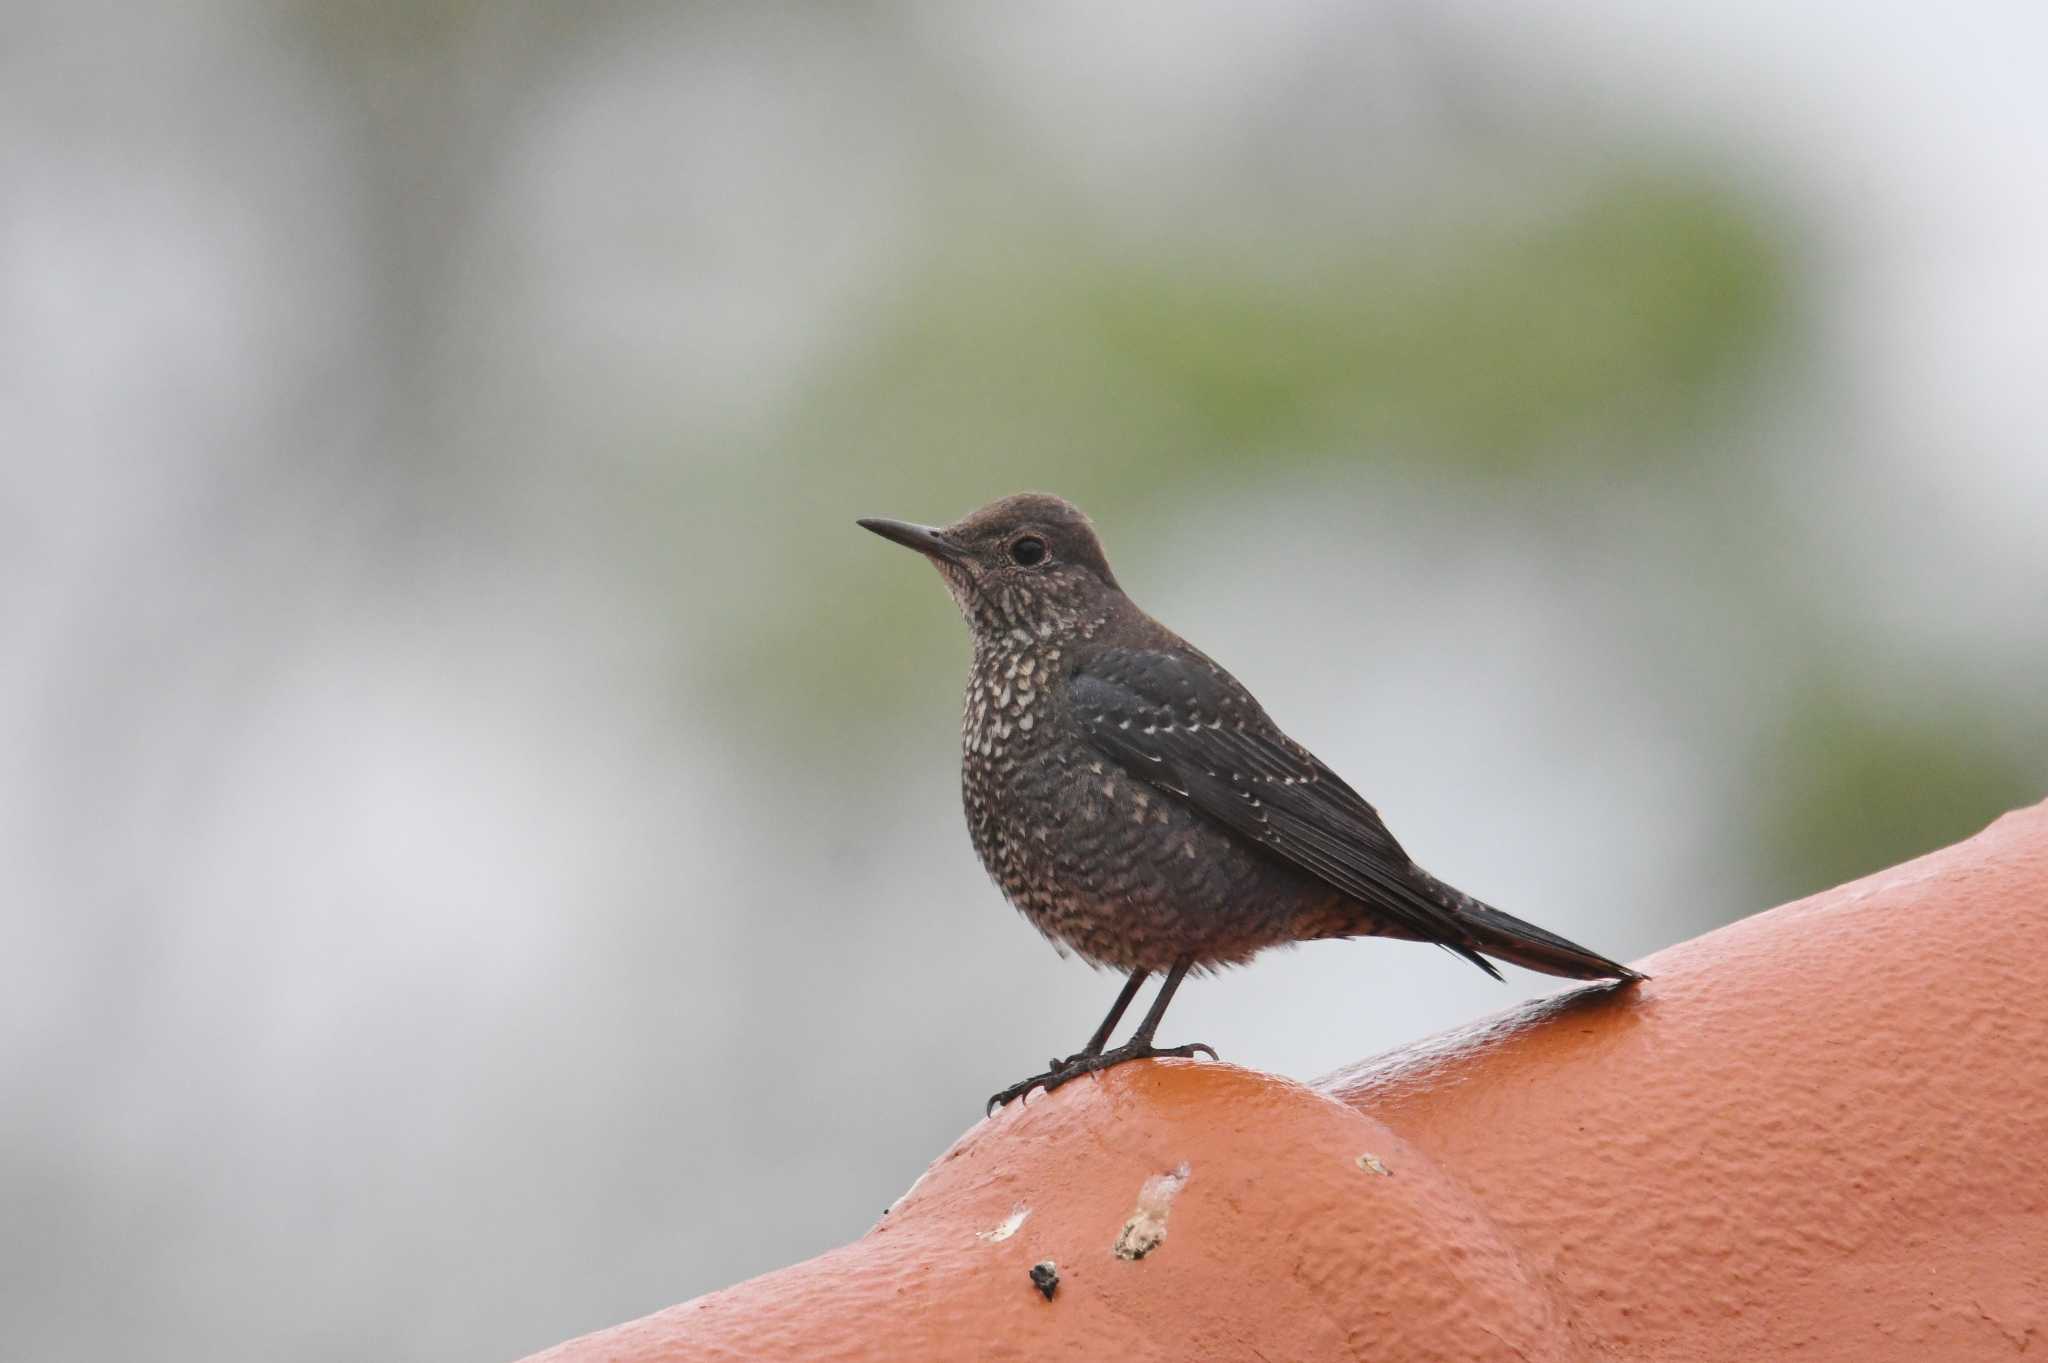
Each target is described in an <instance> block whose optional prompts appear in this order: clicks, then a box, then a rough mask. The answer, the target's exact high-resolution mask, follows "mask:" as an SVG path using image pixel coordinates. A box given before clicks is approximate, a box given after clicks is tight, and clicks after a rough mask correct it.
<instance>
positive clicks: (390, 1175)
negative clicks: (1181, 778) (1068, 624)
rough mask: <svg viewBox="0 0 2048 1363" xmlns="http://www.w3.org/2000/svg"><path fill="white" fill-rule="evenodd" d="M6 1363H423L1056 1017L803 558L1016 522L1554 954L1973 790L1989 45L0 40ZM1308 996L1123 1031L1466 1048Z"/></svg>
mask: <svg viewBox="0 0 2048 1363" xmlns="http://www.w3.org/2000/svg"><path fill="white" fill-rule="evenodd" d="M4 28H5V32H6V39H5V42H4V43H0V450H4V462H0V479H4V482H0V489H4V501H0V1207H4V1222H5V1225H6V1227H7V1233H6V1235H5V1236H4V1237H0V1318H4V1320H5V1321H6V1327H5V1329H6V1334H7V1347H6V1352H7V1353H8V1354H9V1355H10V1356H17V1357H21V1358H35V1359H88V1358H109V1357H137V1356H147V1357H152V1358H181V1359H182V1358H192V1359H200V1358H219V1357H228V1356H240V1357H254V1358H265V1359H271V1360H315V1359H337V1360H341V1359H348V1360H353V1359H358V1358H362V1357H367V1356H377V1357H381V1358H392V1359H423V1360H424V1359H436V1360H441V1359H475V1360H492V1359H504V1358H509V1357H511V1356H514V1355H517V1354H520V1353H523V1352H525V1351H527V1350H530V1349H534V1348H538V1347H540V1346H543V1345H546V1344H549V1343H551V1342H553V1341H555V1340H557V1339H559V1338H562V1337H565V1336H568V1335H571V1334H575V1333H579V1332H581V1331H584V1330H586V1329H591V1328H594V1327H597V1326H601V1325H605V1324H608V1323H611V1322H613V1321H616V1320H619V1319H623V1318H625V1317H629V1316H632V1315H636V1314H639V1313H642V1312H645V1311H648V1310H651V1309H654V1308H656V1307H659V1306H662V1305H664V1304H667V1303H669V1302H672V1301H677V1300H680V1299H682V1298H685V1297H688V1296H691V1295H693V1294H695V1293H699V1292H702V1291H705V1290H707V1289H710V1288H713V1287H716V1286H719V1285H722V1284H724V1283H726V1282H729V1281H733V1280H736V1279H738V1278H740V1277H743V1276H746V1275H750V1274H753V1273H755V1272H759V1271H762V1270H765V1269H768V1268H771V1267H775V1266H777V1265H780V1264H782V1263H785V1262H788V1261H791V1260H794V1259H797V1258H800V1257H803V1256H806V1255H809V1254H812V1253H815V1252H817V1251H819V1250H821V1249H823V1248H825V1247H827V1246H830V1245H832V1244H835V1243H838V1242H840V1241H842V1240H844V1239H846V1238H848V1237H850V1236H852V1235H854V1234H856V1233H858V1232H859V1231H860V1230H861V1229H863V1228H864V1227H865V1226H866V1225H868V1224H869V1223H871V1222H872V1221H873V1220H874V1219H875V1218H876V1216H877V1215H878V1214H879V1213H880V1212H881V1210H882V1208H883V1207H884V1206H885V1205H887V1204H888V1203H889V1202H890V1201H891V1200H892V1199H893V1198H895V1197H896V1196H897V1195H898V1194H899V1193H900V1192H901V1191H902V1190H903V1189H904V1187H905V1186H906V1185H907V1184H908V1183H909V1182H910V1181H911V1180H912V1179H913V1178H914V1177H915V1176H916V1174H917V1173H918V1171H919V1170H920V1169H921V1168H922V1167H923V1166H924V1164H925V1163H926V1161H927V1160H929V1159H930V1158H931V1157H932V1156H933V1155H934V1154H936V1153H937V1152H938V1151H939V1150H941V1149H942V1148H943V1147H944V1146H945V1144H946V1143H947V1142H948V1141H950V1140H951V1139H952V1138H953V1137H954V1136H955V1135H956V1134H957V1133H958V1132H959V1131H960V1130H961V1129H962V1128H963V1127H964V1126H965V1125H967V1124H968V1123H970V1122H972V1121H973V1120H975V1119H976V1117H977V1116H978V1114H979V1112H980V1104H981V1101H982V1098H983V1096H984V1095H986V1094H987V1093H988V1092H990V1091H991V1090H992V1089H994V1088H996V1087H998V1086H999V1085H1001V1084H1003V1083H1006V1082H1008V1081H1009V1080H1011V1079H1014V1078H1016V1077H1017V1076H1019V1075H1020V1074H1022V1073H1025V1072H1028V1071H1029V1070H1030V1069H1033V1068H1036V1067H1038V1065H1039V1064H1040V1062H1042V1061H1043V1060H1044V1058H1045V1057H1046V1056H1047V1055H1048V1054H1051V1053H1053V1052H1055V1051H1060V1052H1064V1051H1066V1050H1069V1049H1071V1048H1072V1047H1073V1046H1074V1045H1076V1044H1078V1043H1079V1042H1080V1041H1081V1040H1082V1039H1083V1038H1084V1037H1085V1036H1086V1034H1087V1032H1088V1031H1089V1030H1090V1029H1091V1028H1092V1027H1093V1025H1094V1023H1095V1022H1096V1020H1097V1019H1098V1017H1099V1016H1100V1013H1101V1011H1102V1009H1103V1008H1104V1007H1105V1006H1106V1005H1107V1003H1108V1001H1109V998H1110V996H1111V995H1112V994H1113V993H1114V992H1115V988H1116V981H1115V980H1114V979H1113V978H1111V977H1109V976H1106V975H1098V974H1094V973H1092V972H1090V971H1088V970H1086V969H1084V968H1082V967H1081V966H1080V965H1078V964H1075V963H1073V962H1062V961H1060V960H1059V959H1057V958H1056V957H1055V956H1054V955H1053V953H1052V952H1051V951H1050V950H1049V949H1048V948H1047V947H1046V946H1045V945H1044V944H1043V943H1042V942H1041V941H1040V940H1039V939H1038V938H1037V937H1036V936H1035V935H1034V934H1033V933H1032V932H1031V931H1030V929H1029V928H1028V927H1026V926H1025V925H1024V923H1023V922H1022V921H1021V920H1019V919H1018V918H1017V917H1016V916H1015V915H1014V914H1013V913H1012V912H1011V911H1010V910H1009V909H1008V908H1007V907H1005V906H1004V905H1003V903H1002V902H1001V900H1000V899H999V898H998V896H997V895H996V893H995V891H994V890H993V889H992V888H991V887H990V886H989V885H988V884H987V883H986V881H985V880H984V878H983V876H982V873H981V871H980V869H979V868H978V866H977V865H976V864H975V862H974V860H973V855H972V853H971V851H970V850H969V848H968V845H967V841H966V837H965V835H964V831H963V828H962V823H961V818H960V815H959V812H958V807H957V787H956V779H957V778H956V761H957V758H956V752H955V744H956V733H957V729H956V726H957V717H958V704H959V698H958V692H959V686H960V683H961V679H962V675H963V672H964V668H965V663H966V656H967V646H966V636H965V633H964V631H963V630H962V628H961V626H960V624H959V621H958V620H957V618H956V617H955V615H954V613H953V608H952V606H951V605H950V603H949V602H948V601H947V600H946V599H945V597H944V595H943V593H942V591H941V589H940V586H939V583H938V582H937V580H936V578H935V576H934V575H933V574H932V573H931V572H930V571H929V569H927V568H926V567H924V566H923V565H922V564H920V563H918V562H916V561H915V560H914V559H912V558H911V557H910V556H909V555H907V554H904V553H902V552H900V551H898V550H895V549H893V548H891V547H889V546H887V545H885V544H883V543H881V542H879V541H877V540H875V539H873V538H872V537H869V536H867V535H864V534H862V533H861V532H860V531H858V530H857V529H855V528H854V526H853V524H852V522H853V518H854V517H855V516H856V515H878V514H879V515H894V516H904V517H911V518H916V519H926V520H945V519H950V518H951V517H953V516H955V515H958V514H959V513H961V512H963V511H966V510H968V509H969V508H971V507H972V506H974V505H976V504H978V503H979V502H981V501H983V500H985V499H987V498H990V497H993V496H995V495H998V494H1001V493H1005V492H1010V491H1014V490H1018V489H1020V488H1042V489H1050V490H1054V491H1058V492H1061V493H1064V494H1065V495H1067V496H1069V497H1072V498H1074V499H1076V500H1078V501H1080V502H1081V503H1082V504H1083V505H1085V506H1086V507H1088V508H1089V509H1090V511H1091V512H1092V513H1093V514H1094V516H1095V517H1096V520H1097V522H1098V524H1099V525H1100V526H1101V527H1102V529H1103V530H1104V532H1105V534H1106V536H1107V538H1108V542H1109V545H1110V548H1111V552H1112V557H1113V560H1114V562H1115V563H1116V565H1117V568H1118V571H1119V574H1120V575H1121V577H1122V578H1123V580H1124V582H1125V583H1126V584H1127V585H1128V586H1129V588H1130V589H1131V590H1132V592H1133V594H1134V595H1135V596H1136V597H1137V598H1138V599H1139V600H1140V602H1142V603H1143V604H1145V605H1146V606H1148V607H1149V608H1150V609H1152V610H1153V611H1154V612H1155V613H1157V614H1159V615H1161V616H1162V617H1163V618H1165V619H1166V620H1168V621H1169V622H1171V623H1173V624H1174V625H1176V626H1177V627H1178V628H1180V629H1182V630H1183V631H1184V632H1186V633H1188V634H1190V635H1191V636H1192V637H1194V638H1195V639H1196V640H1197V641H1198V642H1200V643H1201V644H1202V645H1203V646H1204V647H1205V648H1207V649H1208V650H1209V651H1210V652H1212V653H1214V654H1215V655H1216V656H1218V657H1219V658H1221V659H1222V660H1224V661H1225V662H1226V663H1227V664H1229V665H1230V666H1232V667H1233V668H1234V669H1235V670H1236V671H1237V672H1238V673H1239V674H1240V675H1241V676H1242V677H1243V678H1244V679H1245V680H1246V681H1247V682H1248V683H1249V684H1250V685H1251V686H1252V687H1253V688H1254V689H1255V690H1256V691H1257V692H1258V694H1259V695H1260V696H1261V697H1262V698H1263V699H1264V700H1265V702H1266V703H1267V706H1268V708H1269V709H1270V710H1272V711H1273V713H1274V714H1275V715H1276V716H1277V717H1278V718H1279V719H1280V720H1281V721H1282V722H1283V723H1284V724H1286V725H1287V726H1288V727H1289V728H1290V729H1292V730H1293V731H1294V732H1295V733H1296V734H1297V735H1298V736H1300V737H1301V738H1302V739H1304V740H1305V741H1307V742H1309V743H1310V744H1312V745H1313V746H1314V747H1315V748H1316V749H1317V750H1318V751H1319V752H1320V753H1321V754H1322V755H1323V756H1324V757H1325V758H1326V759H1327V760H1329V761H1330V762H1331V764H1332V765H1334V766H1335V767H1336V768H1337V769H1339V770H1340V771H1342V772H1344V773H1345V774H1347V775H1348V776H1349V777H1350V778H1351V779H1352V780H1353V781H1354V783H1355V784H1357V785H1359V786H1360V787H1361V788H1362V789H1363V790H1364V791H1365V792H1366V794H1367V795H1368V796H1369V797H1370V798H1372V799H1373V800H1375V801H1376V802H1377V803H1378V804H1379V805H1380V807H1381V808H1382V810H1383V811H1384V812H1385V813H1386V814H1387V815H1388V817H1389V819H1390V821H1391V822H1392V824H1393V827H1394V829H1395V831H1396V832H1397V833H1398V834H1399V835H1400V836H1401V837H1402V838H1403V839H1404V840H1405V841H1406V842H1407V844H1408V846H1409V848H1410V850H1411V851H1413V852H1414V853H1415V854H1416V855H1417V856H1418V858H1419V859H1421V860H1422V861H1423V862H1424V863H1425V864H1427V865H1429V866H1431V867H1432V868H1434V869H1436V870H1437V871H1439V872H1440V873H1441V874H1443V875H1444V876H1446V877H1447V878H1449V879H1451V880H1453V881H1455V882H1456V883H1458V884H1460V885H1462V886H1465V887H1467V888H1469V889H1471V890H1472V891H1474V892H1475V893H1478V894H1481V895H1484V896H1486V897H1487V898H1490V899H1493V900H1496V901H1497V902H1499V903H1501V904H1502V905H1504V906H1506V907H1508V908H1510V909H1512V910H1513V911H1514V912H1516V913H1518V914H1522V915H1525V916H1527V917H1529V918H1532V919H1534V920H1536V921H1538V922H1540V923H1543V924H1546V925H1548V926H1550V927H1553V928H1555V929H1557V930H1559V931H1562V932H1566V933H1568V934H1569V935H1571V936H1573V937H1576V938H1580V939H1582V940H1584V941H1586V942H1588V943H1590V944H1592V945H1595V946H1597V947H1599V948H1601V949H1603V950H1606V951H1609V952H1612V953H1614V954H1616V955H1619V956H1623V957H1629V956H1634V955H1638V954H1641V953H1645V952H1648V951H1651V950H1653V949H1655V948H1657V947H1660V946H1664V945H1666V944H1668V943H1670V942H1673V941H1676V940H1679V939H1682V938H1685V937H1688V936H1691V935H1693V934H1695V933H1698V932H1701V931H1703V930H1705V929H1707V928H1710V927H1713V926H1714V925H1716V924H1718V923H1722V922H1725V921H1727V920H1729V919H1731V918H1734V917H1737V916H1739V915H1742V914H1745V913H1748V912H1751V911H1753V910H1755V909H1758V908H1761V907H1764V906H1766V905H1768V904H1771V903H1773V902H1776V901H1779V900H1783V899H1786V898H1789V897H1792V896H1797V895H1801V894H1804V893H1807V892H1809V891H1813V890H1817V889H1820V888H1823V887H1825V886H1827V885H1829V884H1831V883H1834V882H1836V881H1839V880H1841V879H1843V878H1846V877H1850V876H1854V875H1856V874H1858V873H1860V872H1864V871H1869V870H1872V869H1875V868H1878V867H1881V866H1883V865H1886V864H1888V863H1890V862H1893V861H1895V860H1898V859H1900V858H1904V857H1908V856H1911V855H1913V854H1915V853H1918V852H1921V851H1924V850H1927V849H1929V848H1931V847H1934V846H1936V845H1939V844H1941V843H1943V842H1946V841H1949V840H1953V839H1955V838H1957V837H1959V836H1962V835H1965V834H1968V833H1970V832H1972V831H1974V830H1975V829H1977V828H1978V827H1979V826H1981V825H1982V824H1984V823H1985V822H1986V821H1988V820H1989V819H1990V818H1992V817H1993V816H1994V815H1996V814H1998V813H1999V812H2000V811H2002V810H2004V809H2006V808H2008V807H2010V806H2013V805H2015V804H2019V803H2024V802H2028V801H2031V800H2034V799H2037V798H2039V797H2040V796H2041V794H2042V793H2043V791H2044V788H2048V702H2044V687H2043V682H2042V677H2043V675H2044V673H2048V632H2044V626H2043V616H2044V603H2048V547H2044V546H2048V532H2044V514H2048V459H2044V454H2043V435H2042V432H2043V431H2044V429H2048V383H2044V382H2043V379H2042V366H2043V359H2044V356H2048V245H2044V243H2048V155H2044V150H2043V148H2044V140H2048V82H2044V81H2042V80H2041V78H2040V63H2039V56H2040V54H2041V53H2042V52H2043V51H2044V50H2048V12H2044V11H2043V10H2042V9H2041V8H2040V7H2039V6H2036V5H2030V4H2020V3H2014V4H2009V5H1974V4H1962V5H1949V6H1941V7H1929V6H1918V7H1904V6H1877V7H1872V6H1867V5H1860V4H1858V5H1851V4H1837V5H1809V6H1778V5H1763V4H1732V5H1729V4H1720V5H1704V4H1701V5H1624V4H1618V3H1608V2H1604V0H1603V2H1601V3H1574V4H1569V5H1566V4H1537V3H1527V2H1518V3H1507V4H1498V3H1496V4H1485V5H1480V4H1441V3H1419V2H1416V0H1402V2H1401V3H1383V4H1374V5H1349V4H1345V5H1339V4H1331V3H1313V2H1311V3H1298V4H1284V5H1274V4H1267V5H1260V6H1243V5H1226V4H1212V5H1195V4H1188V3H1173V4H1155V5H1139V6H1117V7H1103V6H1096V5H1088V4H1065V5H1052V6H1044V5H1034V6H1029V7H1019V6H993V5H992V6H983V7H972V8H970V7H964V6H957V5H941V4H931V5H907V6H851V5H848V6H836V5H833V6H827V5H820V6H814V7H807V8H797V7H768V6H746V7H731V8H712V7H692V8H688V9H672V8H671V7H668V6H656V5H648V4H621V5H605V6H593V5H586V4H571V3H543V4H524V5H480V4H470V3H445V2H442V3H422V4H406V5H387V4H374V5H373V4H347V3H344V4H334V3H283V4H245V3H234V2H233V0H204V2H195V3H185V4H178V5H168V6H150V5H127V4H108V3H78V2H77V0H71V2H70V3H65V4H23V3H12V4H9V5H7V6H6V13H5V15H4ZM1554 984H1555V982H1553V981H1547V980H1543V979H1541V978H1539V977H1535V976H1530V975H1527V974H1524V973H1521V972H1512V977H1511V979H1510V980H1509V982H1508V985H1507V986H1506V987H1505V988H1503V987H1501V986H1499V985H1496V984H1493V983H1491V982H1490V981H1488V980H1486V979H1485V978H1483V977H1482V976H1481V975H1480V974H1479V973H1478V972H1477V971H1474V970H1472V969H1471V968H1470V967H1468V966H1465V965H1463V964H1461V963H1460V962H1458V961H1456V960H1454V959H1453V958H1451V957H1450V956H1448V955H1446V954H1443V953H1438V952H1432V951H1426V950H1423V949H1420V948H1416V947H1412V946H1405V945H1400V944H1385V943H1373V942H1359V943H1333V944H1324V945H1319V946H1316V947H1312V948H1307V949H1303V950H1300V951H1295V952H1289V953H1279V954H1276V955H1273V956H1271V957H1268V958H1266V959H1263V960H1261V961H1260V962H1258V963H1257V964H1256V965H1254V966H1253V967H1252V968H1250V969H1247V970H1243V971H1239V972H1235V973H1232V974H1230V975H1227V976H1225V977H1222V978H1218V979H1214V980H1206V981H1202V982H1199V983H1197V984H1195V985H1192V986H1191V987H1189V988H1188V989H1187V990H1185V991H1184V992H1183V994H1182V995H1181V998H1180V1001H1179V1002H1178V1003H1177V1004H1176V1006H1175V1009H1174V1013H1173V1015H1172V1018H1171V1020H1170V1026H1169V1030H1170V1032H1171V1033H1172V1035H1171V1036H1170V1037H1169V1038H1168V1039H1170V1040H1184V1039H1189V1038H1197V1037H1198V1038H1200V1039H1203V1040H1206V1041H1210V1042H1212V1043H1214V1044H1215V1045H1216V1046H1217V1047H1218V1048H1219V1049H1220V1050H1221V1052H1222V1053H1223V1054H1224V1055H1225V1056H1226V1057H1228V1058H1229V1059H1231V1060H1233V1061H1239V1062H1243V1063H1247V1064H1251V1065H1257V1066H1263V1067H1268V1068H1271V1069H1275V1070H1278V1071H1281V1072H1284V1073H1288V1074H1294V1075H1299V1076H1304V1077H1309V1076H1314V1075H1316V1074H1318V1073H1320V1072H1322V1071H1325V1070H1328V1069H1330V1068H1332V1067H1334V1066H1336V1065H1338V1064H1340V1063H1343V1062H1346V1061H1349V1060H1352V1059H1355V1058H1357V1057H1360V1056H1362V1055H1365V1054H1369V1053H1371V1052H1373V1051H1375V1050H1378V1049H1381V1048H1384V1047H1387V1046H1390V1045H1394V1044H1397V1043H1399V1042H1401V1041H1404V1040H1406V1039H1409V1038H1413V1037H1417V1036H1420V1035H1423V1034H1426V1033H1428V1032H1430V1031H1432V1030H1435V1029H1437V1028H1440V1027H1443V1026H1445V1025H1448V1024H1451V1023H1455V1022H1458V1021H1460V1020H1463V1019H1466V1018H1470V1017H1473V1016H1476V1015H1479V1014H1482V1013H1485V1012H1488V1011H1492V1010H1495V1009H1498V1008H1500V1007H1503V1006H1505V1005H1508V1004H1510V1003H1513V1002H1515V1001H1517V1000H1518V999H1520V998H1522V997H1524V996H1526V995H1528V994H1531V993H1534V992H1538V991H1541V990H1545V989H1549V988H1552V987H1554Z"/></svg>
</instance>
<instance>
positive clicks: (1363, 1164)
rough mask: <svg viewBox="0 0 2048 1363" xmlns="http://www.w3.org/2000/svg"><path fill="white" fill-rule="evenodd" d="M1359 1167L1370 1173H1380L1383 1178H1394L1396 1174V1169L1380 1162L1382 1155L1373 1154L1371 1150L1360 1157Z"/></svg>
mask: <svg viewBox="0 0 2048 1363" xmlns="http://www.w3.org/2000/svg"><path fill="white" fill-rule="evenodd" d="M1358 1167H1359V1168H1361V1169H1363V1170H1365V1172H1367V1173H1368V1174H1378V1175H1379V1176H1380V1177H1381V1178H1392V1177H1393V1176H1394V1171H1393V1170H1392V1169H1389V1168H1388V1167H1387V1166H1386V1165H1384V1164H1382V1163H1380V1157H1379V1156H1378V1155H1375V1154H1373V1153H1372V1151H1370V1150H1368V1151H1366V1152H1365V1153H1364V1154H1363V1155H1360V1156H1359V1157H1358Z"/></svg>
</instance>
